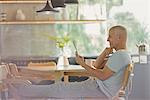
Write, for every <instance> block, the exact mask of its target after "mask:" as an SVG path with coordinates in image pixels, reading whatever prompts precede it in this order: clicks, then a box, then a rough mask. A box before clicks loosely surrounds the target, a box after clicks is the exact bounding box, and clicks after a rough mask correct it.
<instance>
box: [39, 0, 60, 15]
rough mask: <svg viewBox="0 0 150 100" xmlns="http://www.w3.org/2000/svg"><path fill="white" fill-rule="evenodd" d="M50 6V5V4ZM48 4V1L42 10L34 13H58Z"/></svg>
mask: <svg viewBox="0 0 150 100" xmlns="http://www.w3.org/2000/svg"><path fill="white" fill-rule="evenodd" d="M51 4H52V3H51ZM51 4H50V3H49V1H48V0H47V2H46V5H45V7H44V8H43V9H41V10H38V11H36V12H37V13H40V12H50V11H52V12H59V11H58V10H55V9H53V7H52V5H51Z"/></svg>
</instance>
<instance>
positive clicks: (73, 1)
mask: <svg viewBox="0 0 150 100" xmlns="http://www.w3.org/2000/svg"><path fill="white" fill-rule="evenodd" d="M65 3H66V4H78V3H79V2H78V0H65Z"/></svg>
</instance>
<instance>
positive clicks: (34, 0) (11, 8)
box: [0, 0, 106, 25]
mask: <svg viewBox="0 0 150 100" xmlns="http://www.w3.org/2000/svg"><path fill="white" fill-rule="evenodd" d="M45 2H46V1H45V0H7V1H5V0H0V8H1V12H0V13H6V14H7V16H6V20H5V21H2V20H0V24H2V25H5V24H6V25H11V24H80V23H81V24H82V23H101V22H102V21H105V20H106V19H105V18H102V19H98V20H95V19H92V20H91V19H90V20H87V19H86V20H83V19H82V20H77V19H76V18H74V19H64V18H56V19H54V17H55V16H60V17H64V15H62V14H57V15H56V14H54V15H53V14H51V15H40V14H36V10H37V9H41V8H40V7H43V6H44V5H45ZM16 5H17V6H16ZM6 7H8V8H6ZM27 8H28V9H27ZM17 9H22V10H23V12H24V13H25V15H26V17H27V18H26V20H22V21H17V20H16V19H15V14H16V10H17ZM63 11H64V10H63ZM64 12H65V11H64Z"/></svg>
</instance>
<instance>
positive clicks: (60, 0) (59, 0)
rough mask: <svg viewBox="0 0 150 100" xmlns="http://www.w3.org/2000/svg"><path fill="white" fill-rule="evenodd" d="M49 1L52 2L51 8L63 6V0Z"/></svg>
mask: <svg viewBox="0 0 150 100" xmlns="http://www.w3.org/2000/svg"><path fill="white" fill-rule="evenodd" d="M51 2H52V6H53V8H58V7H61V8H64V7H65V4H64V0H51Z"/></svg>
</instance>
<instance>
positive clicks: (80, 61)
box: [76, 52, 86, 66]
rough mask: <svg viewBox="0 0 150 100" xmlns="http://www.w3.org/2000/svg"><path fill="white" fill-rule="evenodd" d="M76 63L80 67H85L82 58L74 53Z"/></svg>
mask: <svg viewBox="0 0 150 100" xmlns="http://www.w3.org/2000/svg"><path fill="white" fill-rule="evenodd" d="M76 62H77V63H78V64H80V65H81V66H85V65H86V63H85V62H84V57H82V56H80V55H79V54H78V53H77V52H76Z"/></svg>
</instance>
